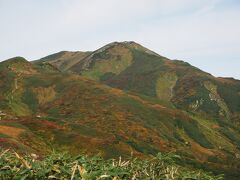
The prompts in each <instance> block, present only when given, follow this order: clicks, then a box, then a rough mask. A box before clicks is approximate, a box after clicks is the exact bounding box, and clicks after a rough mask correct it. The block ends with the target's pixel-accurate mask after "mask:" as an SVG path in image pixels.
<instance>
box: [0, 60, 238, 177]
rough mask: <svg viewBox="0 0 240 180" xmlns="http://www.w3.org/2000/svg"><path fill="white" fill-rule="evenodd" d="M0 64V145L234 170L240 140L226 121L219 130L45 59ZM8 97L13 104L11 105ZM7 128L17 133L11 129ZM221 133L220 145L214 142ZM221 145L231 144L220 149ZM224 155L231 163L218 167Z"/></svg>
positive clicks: (207, 122) (224, 159)
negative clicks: (160, 157)
mask: <svg viewBox="0 0 240 180" xmlns="http://www.w3.org/2000/svg"><path fill="white" fill-rule="evenodd" d="M0 68H1V84H0V85H1V87H2V88H1V90H0V91H1V93H0V94H1V95H2V96H1V98H2V99H1V102H2V103H1V107H0V109H1V110H2V111H4V113H6V114H7V115H6V116H3V117H2V119H3V120H2V121H0V126H1V127H2V128H1V129H2V131H1V132H0V134H1V138H0V140H1V142H3V143H1V146H4V147H12V146H13V147H15V148H16V149H20V150H21V149H22V150H23V151H26V150H28V151H29V152H31V151H40V152H42V153H43V154H44V153H47V152H49V151H50V150H51V149H59V150H66V151H70V152H71V153H73V154H77V153H79V152H88V153H90V154H96V153H100V154H102V155H103V156H104V157H116V156H119V155H130V154H131V153H133V154H134V155H136V156H141V157H143V156H145V155H147V154H156V153H157V152H159V151H173V152H177V153H179V154H182V155H183V156H184V157H185V158H186V159H192V160H194V161H195V162H198V163H199V162H201V163H205V165H204V167H208V168H210V167H211V168H213V169H215V170H216V169H225V171H227V169H229V168H230V169H232V170H233V172H235V170H234V169H235V168H237V164H235V163H236V162H235V161H234V156H235V154H237V153H239V150H238V149H237V148H236V147H237V144H236V142H238V141H236V139H238V138H239V137H238V132H236V129H234V128H232V127H230V126H229V128H228V131H223V130H222V129H221V127H219V128H216V127H218V126H219V122H217V121H216V122H212V121H208V120H205V122H206V124H203V123H202V122H203V121H202V120H199V118H196V117H192V118H191V117H190V116H189V114H185V113H183V112H181V111H179V110H176V109H173V108H167V107H164V106H161V105H159V104H158V103H154V102H153V101H152V100H150V101H148V99H147V98H144V97H143V98H142V97H139V96H138V95H136V94H131V93H125V92H123V91H121V90H119V89H113V88H110V87H108V86H104V85H101V84H99V83H97V82H95V81H92V80H88V79H86V78H83V77H80V76H78V75H73V74H68V73H65V74H63V73H59V71H57V70H56V69H54V67H52V66H51V65H48V64H38V65H34V66H31V64H29V63H28V62H27V61H25V60H24V59H21V58H20V59H19V58H16V59H13V60H10V61H6V62H3V63H0ZM16 78H18V81H17V86H18V88H16V87H15V86H16V84H15V79H16ZM4 82H5V83H4ZM3 83H4V84H3ZM5 85H6V86H5ZM9 93H10V94H11V97H12V98H11V99H10V100H9ZM13 102H14V103H15V104H17V106H14V108H13V107H12V103H13ZM22 108H23V109H24V110H22ZM19 111H20V112H22V111H23V112H24V113H19ZM16 117H17V118H18V119H15V118H16ZM6 127H8V129H6ZM11 128H16V129H11ZM9 129H11V130H12V132H19V133H17V134H16V133H15V134H12V133H8V132H9ZM221 138H224V142H225V143H224V144H221V143H220V144H219V143H218V141H214V139H221ZM226 144H228V145H229V146H227V148H224V145H226ZM220 145H221V146H223V148H219V146H220ZM209 159H214V161H213V160H211V161H210V160H209ZM227 159H228V160H230V162H231V164H230V163H229V164H226V165H225V166H222V163H223V162H224V161H226V160H227ZM194 161H193V162H194ZM188 162H190V161H189V160H188Z"/></svg>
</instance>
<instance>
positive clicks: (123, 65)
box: [65, 42, 240, 124]
mask: <svg viewBox="0 0 240 180" xmlns="http://www.w3.org/2000/svg"><path fill="white" fill-rule="evenodd" d="M65 61H67V58H66V59H65ZM65 70H66V71H72V72H75V73H78V74H81V75H82V76H85V77H88V78H90V79H93V80H97V81H99V82H102V83H105V84H107V85H110V86H112V87H115V88H119V89H122V90H125V91H131V92H134V93H137V94H140V95H145V96H149V97H153V98H157V99H158V100H159V101H161V103H164V104H166V105H167V104H168V105H169V106H175V107H177V108H179V109H183V110H187V111H190V112H193V113H198V114H199V113H200V114H201V115H204V116H207V117H208V118H210V117H214V118H218V119H219V120H224V121H229V120H232V121H233V122H235V123H237V124H239V123H240V120H239V119H240V81H238V80H234V79H224V78H215V77H213V76H212V75H210V74H208V73H206V72H203V71H201V70H199V69H197V68H196V67H193V66H191V65H190V64H188V63H185V62H183V61H178V60H175V61H173V60H169V59H167V58H165V57H162V56H160V55H158V54H156V53H154V52H152V51H150V50H148V49H146V48H144V47H143V46H141V45H139V44H137V43H135V42H122V43H118V42H114V43H111V44H108V45H106V46H104V47H103V48H100V49H98V50H96V51H94V52H92V53H90V54H89V55H88V56H86V57H83V58H82V59H81V60H79V62H77V63H76V64H74V65H72V66H71V67H70V68H69V69H65Z"/></svg>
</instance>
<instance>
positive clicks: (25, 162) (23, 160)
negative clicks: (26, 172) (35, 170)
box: [14, 152, 31, 169]
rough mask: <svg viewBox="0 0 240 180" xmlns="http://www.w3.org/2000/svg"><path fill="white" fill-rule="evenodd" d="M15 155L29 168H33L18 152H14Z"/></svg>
mask: <svg viewBox="0 0 240 180" xmlns="http://www.w3.org/2000/svg"><path fill="white" fill-rule="evenodd" d="M14 154H15V156H16V157H17V158H18V159H19V160H20V161H21V162H22V163H23V165H24V166H25V167H26V168H27V169H31V166H30V165H29V164H28V162H27V161H26V160H25V159H23V158H22V157H21V156H20V155H19V154H18V153H16V152H14Z"/></svg>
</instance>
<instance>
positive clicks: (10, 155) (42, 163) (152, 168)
mask: <svg viewBox="0 0 240 180" xmlns="http://www.w3.org/2000/svg"><path fill="white" fill-rule="evenodd" d="M179 158H180V157H179V156H176V155H173V154H161V153H159V154H158V155H157V156H156V157H153V158H149V159H146V160H140V159H137V158H127V159H122V158H121V157H120V158H119V159H109V160H104V159H102V158H101V157H97V156H96V157H87V156H82V155H79V156H76V157H72V156H69V155H67V154H57V153H52V154H51V155H49V156H47V157H44V158H43V159H42V158H41V160H38V157H37V155H35V154H31V155H25V156H22V155H19V154H18V153H16V152H11V151H9V150H5V151H1V152H0V179H2V180H8V179H9V180H10V179H21V180H25V179H72V180H73V179H84V180H88V179H89V180H90V179H106V180H107V179H109V180H111V179H113V180H117V179H132V180H135V179H166V180H171V179H192V180H194V179H196V180H200V179H201V180H221V179H223V176H221V175H220V176H214V175H213V174H211V173H207V172H203V171H200V170H193V169H189V168H184V167H180V166H179V165H177V164H176V163H175V161H176V159H179Z"/></svg>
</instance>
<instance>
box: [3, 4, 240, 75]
mask: <svg viewBox="0 0 240 180" xmlns="http://www.w3.org/2000/svg"><path fill="white" fill-rule="evenodd" d="M125 40H129V41H130V40H133V41H136V42H138V43H140V44H142V45H144V46H146V47H148V48H149V49H152V50H154V51H156V52H157V53H159V54H161V55H163V56H166V57H169V58H171V59H181V60H185V61H187V62H190V63H191V64H193V65H195V66H197V67H199V68H201V69H203V70H205V71H208V72H210V73H212V74H213V75H215V76H228V77H230V76H232V77H235V78H238V79H240V1H239V0H39V1H37V0H0V60H4V59H7V58H10V57H14V56H23V57H25V58H27V59H28V60H34V59H38V58H41V57H43V56H46V55H49V54H51V53H55V52H58V51H61V50H72V51H74V50H82V51H86V50H95V49H97V48H99V47H101V46H103V45H105V44H106V43H109V42H112V41H125Z"/></svg>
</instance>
